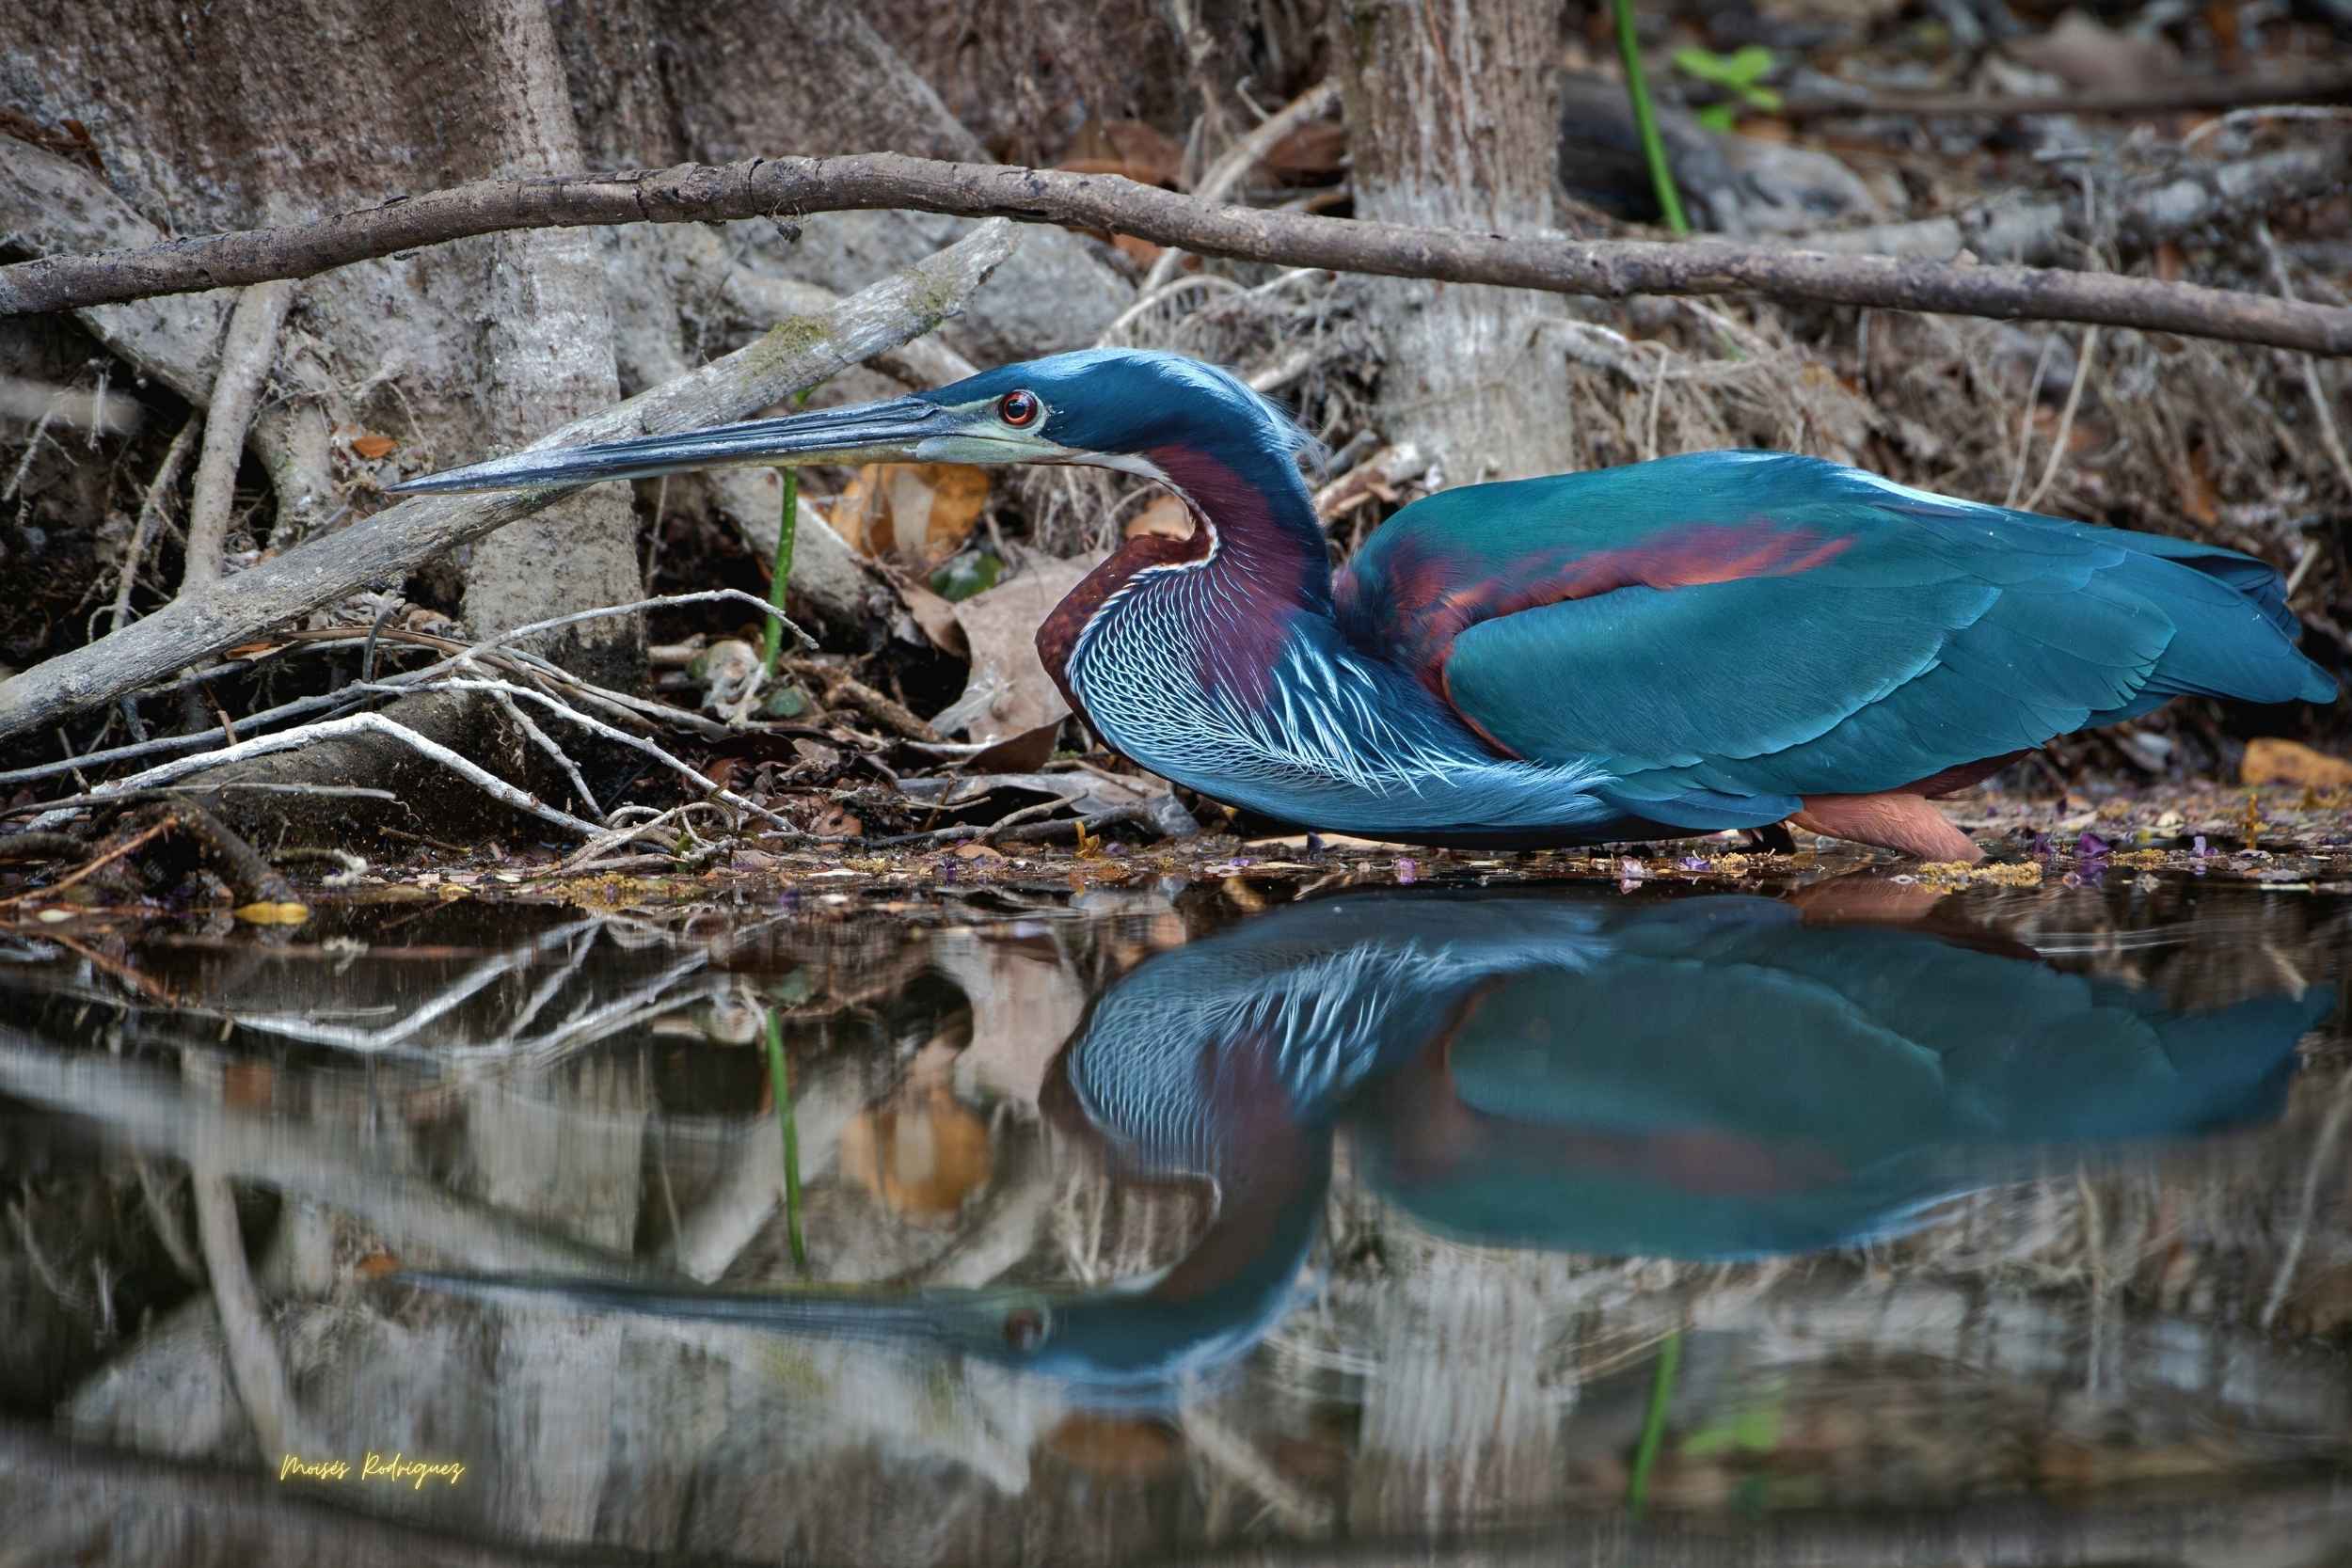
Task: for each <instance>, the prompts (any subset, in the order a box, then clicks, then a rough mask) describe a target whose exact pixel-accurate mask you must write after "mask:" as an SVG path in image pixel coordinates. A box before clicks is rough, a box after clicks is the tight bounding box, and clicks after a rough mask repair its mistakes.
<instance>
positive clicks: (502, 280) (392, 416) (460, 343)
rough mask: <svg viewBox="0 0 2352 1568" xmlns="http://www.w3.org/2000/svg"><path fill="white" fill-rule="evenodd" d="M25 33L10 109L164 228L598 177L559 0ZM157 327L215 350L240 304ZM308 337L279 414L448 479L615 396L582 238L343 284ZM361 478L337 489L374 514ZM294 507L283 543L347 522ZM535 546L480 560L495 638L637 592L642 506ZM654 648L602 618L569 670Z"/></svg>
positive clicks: (472, 569) (42, 11) (371, 271)
mask: <svg viewBox="0 0 2352 1568" xmlns="http://www.w3.org/2000/svg"><path fill="white" fill-rule="evenodd" d="M18 18H19V25H18V35H19V36H20V37H21V38H24V39H26V40H40V42H39V45H38V47H32V48H24V49H19V50H16V51H14V52H13V53H12V54H11V55H9V57H8V67H7V78H6V80H7V83H8V92H7V95H6V96H7V98H8V101H9V103H10V106H11V107H13V108H16V109H17V110H19V111H20V112H22V113H24V114H25V115H26V116H28V117H29V118H31V119H35V120H37V121H40V122H42V123H45V124H53V125H54V124H59V123H62V122H64V121H66V120H69V119H78V120H80V121H81V122H82V123H83V124H85V125H87V127H88V128H89V133H90V135H91V138H92V141H93V143H94V145H95V147H96V149H97V151H98V154H99V156H100V158H101V159H102V160H103V166H104V171H105V176H106V178H107V181H108V182H109V183H110V184H111V186H112V187H113V189H114V191H115V193H116V194H117V195H118V196H119V198H121V199H122V200H123V201H124V202H126V203H127V204H128V206H129V208H130V209H131V210H132V211H133V212H135V214H138V216H140V217H143V218H145V219H146V220H147V221H148V222H151V223H152V224H154V225H155V226H157V227H158V228H160V229H161V230H164V231H165V232H167V233H197V232H203V231H205V230H218V229H230V228H238V227H244V226H247V225H251V224H256V223H269V222H284V221H289V220H298V219H305V218H312V217H317V216H321V215H324V214H328V213H332V212H335V211H338V210H340V209H342V208H345V207H349V206H356V205H360V204H365V203H369V202H373V201H377V200H381V199H382V198H384V197H385V196H386V195H387V194H389V193H392V192H395V191H398V190H400V189H402V188H404V187H405V188H410V189H421V188H427V187H431V186H435V185H438V184H441V183H443V182H446V181H449V180H451V179H478V178H481V177H483V176H485V175H491V174H496V173H503V172H510V171H520V170H525V169H529V170H534V171H535V170H540V169H548V168H556V167H563V166H567V165H571V164H574V163H576V162H577V161H578V159H579V157H580V150H579V142H578V134H577V132H576V130H575V129H574V127H573V125H572V122H571V116H570V104H569V102H568V99H567V96H566V94H565V92H564V83H563V77H562V73H561V62H560V59H559V58H558V56H557V55H556V54H555V51H554V47H553V40H552V37H551V35H550V34H549V33H548V25H547V19H546V14H545V10H544V7H543V5H542V3H541V0H501V3H500V4H498V5H496V6H492V7H490V8H487V9H485V8H481V7H477V6H472V5H467V4H461V3H458V0H429V3H425V4H420V5H415V6H403V7H397V8H389V9H388V8H384V7H382V6H376V5H369V4H364V3H362V0H256V3H253V4H248V5H240V6H221V7H211V8H200V9H198V10H194V11H190V10H186V9H184V8H181V7H178V6H172V5H167V4H161V3H159V0H100V3H97V4H67V3H64V0H26V4H25V5H24V6H23V7H20V8H18ZM228 83H234V84H236V90H233V91H230V90H225V88H224V86H223V85H224V84H228ZM9 147H10V149H11V151H10V154H9V155H10V156H11V157H12V158H13V157H17V156H20V155H21V154H19V153H18V152H16V151H15V150H14V149H15V148H16V147H17V144H13V143H12V144H9ZM148 309H150V310H151V311H157V310H160V311H167V312H176V313H179V314H182V315H183V316H185V318H186V319H187V320H188V321H189V322H190V323H192V324H194V325H193V326H192V327H191V330H193V331H197V332H201V331H202V330H203V326H204V325H206V324H208V323H209V322H210V321H212V320H215V319H217V316H218V314H219V310H220V305H219V303H218V302H217V301H215V300H214V299H212V298H211V297H210V296H204V295H199V296H194V297H193V298H191V299H189V300H188V301H186V302H185V303H184V304H183V302H180V301H159V302H156V303H155V304H154V306H152V307H151V308H148ZM294 323H295V325H296V326H298V327H299V328H300V329H301V330H302V332H303V333H304V334H305V335H307V337H308V338H309V339H310V340H311V341H314V342H315V343H316V345H317V353H316V355H315V356H295V355H293V354H289V355H287V356H282V357H281V362H280V367H279V371H278V387H277V388H276V391H277V393H278V398H277V399H273V400H271V401H274V402H275V401H279V400H281V399H282V400H283V401H284V403H286V404H292V405H294V406H298V407H307V408H310V409H312V410H315V411H317V412H318V413H319V414H322V415H324V416H325V418H326V420H328V421H331V422H333V423H337V424H358V425H363V426H365V427H366V428H368V429H370V430H373V431H380V432H383V433H385V434H388V435H391V436H395V437H396V438H398V439H399V440H400V441H401V442H402V444H403V446H405V447H406V448H408V449H410V450H411V451H421V454H422V455H424V456H427V457H429V458H430V459H432V460H435V461H448V462H455V461H459V460H462V459H464V458H467V457H471V456H474V455H478V454H480V453H483V452H485V451H494V450H503V449H505V448H509V447H514V446H517V445H520V444H521V443H522V442H524V441H525V440H527V439H529V438H531V437H532V436H536V435H538V434H540V433H542V432H543V431H545V430H546V429H547V428H548V426H550V425H553V424H559V423H562V422H563V421H564V420H566V419H569V418H571V417H573V416H575V415H576V414H578V413H580V412H583V411H585V409H586V408H587V407H588V406H592V405H594V404H598V403H606V402H611V401H612V400H613V398H614V397H615V396H616V391H615V383H614V377H613V370H612V328H611V324H610V320H609V316H608V312H607V309H606V306H605V303H604V297H603V277H602V272H601V269H600V267H599V266H598V264H597V263H596V259H595V256H594V253H593V243H592V242H591V241H589V240H588V239H587V238H586V237H585V236H581V235H562V234H532V235H522V236H513V237H506V236H500V237H492V238H487V239H484V240H478V241H469V242H468V243H466V244H464V245H451V246H445V247H441V248H438V249H436V250H433V251H430V252H421V253H419V254H417V255H415V256H412V257H407V258H392V259H387V260H385V261H373V262H367V263H364V264H361V265H358V266H352V267H346V268H342V269H340V270H339V271H337V272H334V273H332V274H329V275H327V276H326V277H319V278H315V279H312V280H310V282H309V283H307V284H306V285H305V286H304V288H303V291H302V294H301V298H300V301H299V302H298V304H297V305H296V308H295V316H294ZM306 361H307V363H308V365H309V373H308V374H307V375H306V374H304V373H303V372H302V370H301V368H300V367H301V366H303V365H304V364H305V363H306ZM290 364H292V365H294V366H295V367H296V368H295V369H294V370H293V371H291V372H290V371H289V368H288V367H289V365H290ZM184 389H187V390H191V391H193V390H194V388H184ZM278 422H279V424H280V425H282V423H283V420H282V419H281V420H279V421H278ZM286 442H287V437H286V436H285V434H284V432H283V431H282V430H272V429H270V428H266V427H264V428H261V429H259V430H258V431H257V436H256V446H257V448H258V449H259V450H261V451H263V453H264V454H265V455H266V456H268V457H270V458H271V460H272V467H273V469H274V470H278V471H274V473H273V479H274V481H276V482H277V483H279V484H280V485H281V487H282V485H283V483H284V480H283V477H282V471H283V470H284V468H285V459H284V456H283V451H282V449H283V448H284V447H285V445H286ZM355 477H357V476H355V475H351V474H348V473H346V474H343V475H340V476H331V477H330V483H336V482H339V483H341V484H342V487H343V492H344V493H343V495H342V497H341V498H338V499H342V500H349V501H350V502H352V503H353V504H354V505H355V506H357V507H359V508H360V509H363V510H364V509H366V508H367V507H368V506H369V504H370V499H369V494H368V491H367V490H366V489H365V488H358V489H355V488H353V487H352V486H351V483H350V482H351V480H352V479H353V478H355ZM278 499H279V502H280V505H279V508H278V518H279V522H280V524H281V526H283V525H285V524H288V523H293V524H294V525H296V527H298V526H299V525H300V524H301V523H302V522H303V521H305V520H307V519H309V518H311V517H319V518H323V517H324V516H326V515H330V514H332V513H333V512H334V511H335V510H336V508H335V507H334V506H332V505H328V506H320V505H317V504H315V500H314V499H312V498H307V497H301V496H295V495H288V494H282V493H281V495H280V496H279V498H278ZM532 526H534V525H525V527H526V528H529V527H532ZM535 526H536V528H537V529H538V530H539V532H538V534H537V536H536V537H532V536H530V535H527V534H518V535H517V536H515V537H512V538H509V539H507V540H503V541H500V542H496V543H493V544H492V545H489V546H485V547H484V548H482V549H481V550H478V551H477V552H476V554H475V557H474V559H473V561H472V562H471V563H470V565H469V571H468V579H467V584H466V609H467V610H468V612H469V614H470V615H472V616H475V617H477V618H480V619H481V620H482V622H483V624H482V625H480V626H478V627H477V629H479V630H482V631H493V630H498V629H501V628H502V627H504V626H513V625H516V624H519V623H521V622H523V621H527V620H532V619H537V618H540V617H544V616H550V615H558V614H562V613H564V612H566V611H568V610H580V609H585V608H588V607H589V606H591V605H595V604H610V603H613V602H615V601H616V600H625V599H627V598H628V597H631V596H633V595H634V593H635V583H636V572H635V566H634V561H635V531H636V525H635V520H634V518H633V516H632V515H631V514H630V511H629V508H628V504H627V503H626V501H625V499H622V498H620V497H618V496H616V495H614V494H612V493H611V492H592V493H590V494H588V495H584V496H581V497H579V498H576V499H572V500H570V501H567V502H565V503H564V504H563V505H562V506H560V507H558V508H556V509H553V510H551V511H550V512H548V514H546V515H544V517H543V518H542V519H540V520H538V521H537V523H536V524H535ZM293 532H294V529H291V528H290V529H288V531H287V532H286V533H284V534H280V535H278V536H276V537H275V538H274V540H273V542H274V543H276V544H278V545H279V546H283V545H284V544H286V543H288V542H290V539H291V537H292V535H293ZM389 586H397V585H389ZM637 637H638V633H637V631H636V628H635V627H634V626H633V625H632V624H631V623H629V622H628V621H608V622H596V623H590V624H589V626H588V627H587V628H585V629H584V630H583V631H582V632H581V633H580V635H579V636H578V637H576V638H574V639H571V640H570V641H567V642H566V643H565V644H564V645H563V646H562V647H559V648H558V649H556V650H554V651H555V652H556V653H557V654H558V655H559V657H565V658H567V659H568V660H570V661H573V662H578V663H580V664H581V665H582V666H583V667H584V668H585V669H587V670H588V671H589V673H595V674H597V675H599V676H600V677H602V678H607V679H610V678H612V677H613V676H615V675H626V673H628V667H629V666H631V665H632V664H633V663H634V658H635V656H634V653H633V650H634V647H635V644H636V641H637Z"/></svg>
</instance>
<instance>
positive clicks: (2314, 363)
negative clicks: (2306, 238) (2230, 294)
mask: <svg viewBox="0 0 2352 1568" xmlns="http://www.w3.org/2000/svg"><path fill="white" fill-rule="evenodd" d="M2254 237H2255V238H2256V239H2258V240H2260V241H2262V245H2263V250H2264V252H2265V254H2267V255H2268V256H2269V258H2270V276H2271V278H2272V279H2273V280H2274V281H2275V282H2277V284H2278V285H2279V297H2280V298H2281V299H2293V298H2294V297H2295V285H2293V284H2292V283H2290V282H2288V281H2287V261H2286V258H2285V257H2283V256H2281V255H2280V254H2279V242H2278V241H2277V240H2274V239H2272V238H2271V237H2270V225H2269V224H2268V223H2257V224H2255V225H2254ZM2297 357H2298V358H2299V359H2301V361H2302V363H2303V386H2304V388H2305V389H2306V390H2307V391H2309V392H2310V393H2311V396H2312V410H2313V411H2314V412H2316V413H2317V414H2318V415H2319V440H2320V444H2321V445H2322V446H2324V447H2326V448H2327V449H2328V460H2329V461H2330V462H2332V463H2334V464H2335V466H2336V477H2337V478H2338V479H2340V480H2342V481H2344V494H2345V495H2346V496H2347V497H2352V454H2347V453H2346V452H2345V451H2344V433H2343V432H2342V431H2340V430H2338V429H2337V428H2336V411H2335V407H2334V404H2333V400H2331V399H2330V398H2329V397H2328V388H2327V387H2326V386H2325V385H2323V384H2322V383H2321V381H2320V379H2319V361H2318V360H2317V359H2314V358H2313V357H2312V356H2310V355H2308V354H2305V355H2299V356H2297ZM2288 592H2289V593H2290V594H2292V593H2293V592H2294V590H2293V589H2289V590H2288Z"/></svg>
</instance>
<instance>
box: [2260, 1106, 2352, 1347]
mask: <svg viewBox="0 0 2352 1568" xmlns="http://www.w3.org/2000/svg"><path fill="white" fill-rule="evenodd" d="M2347 1118H2352V1078H2346V1079H2345V1080H2344V1082H2343V1083H2342V1084H2340V1085H2337V1087H2336V1095H2335V1103H2334V1104H2332V1105H2330V1106H2328V1119H2327V1120H2326V1121H2325V1122H2322V1123H2321V1124H2320V1129H2319V1136H2318V1137H2317V1138H2315V1139H2313V1140H2312V1157H2311V1160H2310V1161H2309V1163H2308V1164H2305V1166H2304V1169H2303V1192H2302V1196H2301V1197H2300V1199H2299V1200H2298V1201H2297V1202H2296V1206H2295V1228H2294V1229H2293V1230H2292V1231H2290V1232H2289V1233H2288V1235H2287V1244H2286V1250H2285V1251H2284V1252H2283V1253H2281V1254H2280V1258H2279V1271H2278V1273H2277V1274H2275V1275H2272V1276H2271V1280H2270V1294H2269V1295H2268V1296H2266V1297H2265V1298H2264V1301H2263V1312H2262V1320H2261V1321H2262V1325H2263V1327H2264V1329H2265V1331H2266V1330H2268V1329H2269V1327H2270V1326H2271V1324H2273V1323H2276V1322H2277V1321H2278V1318H2279V1312H2280V1308H2281V1307H2285V1306H2286V1304H2287V1295H2288V1292H2289V1291H2290V1290H2291V1289H2292V1288H2293V1287H2294V1284H2295V1272H2296V1269H2298V1268H2300V1267H2301V1266H2302V1263H2303V1248H2304V1246H2305V1245H2306V1244H2307V1243H2309V1241H2310V1238H2311V1232H2312V1213H2313V1212H2315V1211H2316V1210H2317V1208H2318V1204H2319V1184H2320V1181H2321V1180H2322V1179H2324V1178H2325V1179H2332V1178H2337V1177H2341V1176H2342V1175H2343V1172H2344V1167H2343V1166H2342V1165H2341V1164H2338V1163H2337V1161H2336V1145H2337V1144H2339V1143H2341V1142H2343V1141H2344V1122H2345V1120H2346V1119H2347Z"/></svg>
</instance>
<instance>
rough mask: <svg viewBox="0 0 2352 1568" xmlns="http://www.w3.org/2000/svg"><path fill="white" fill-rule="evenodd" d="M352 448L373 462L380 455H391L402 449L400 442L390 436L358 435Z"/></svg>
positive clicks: (353, 441)
mask: <svg viewBox="0 0 2352 1568" xmlns="http://www.w3.org/2000/svg"><path fill="white" fill-rule="evenodd" d="M351 450H352V451H356V452H358V454H359V455H360V456H362V457H364V458H366V459H367V460H368V461H369V462H371V463H373V462H374V461H375V460H376V459H377V458H379V457H389V456H391V455H392V453H393V452H395V451H399V450H400V443H399V442H398V441H395V440H393V439H392V438H391V437H390V436H354V437H353V438H352V442H351Z"/></svg>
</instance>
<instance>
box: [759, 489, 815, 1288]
mask: <svg viewBox="0 0 2352 1568" xmlns="http://www.w3.org/2000/svg"><path fill="white" fill-rule="evenodd" d="M787 515H788V514H787ZM769 624H770V625H771V626H773V625H774V623H773V622H770V623H769ZM768 1082H769V1083H770V1085H772V1086H773V1088H774V1091H775V1097H776V1124H777V1126H779V1127H780V1128H782V1129H783V1131H784V1228H785V1239H786V1240H787V1241H788V1242H789V1243H791V1246H792V1266H793V1267H794V1268H798V1269H805V1268H807V1267H808V1242H807V1239H806V1238H805V1237H803V1235H802V1234H801V1133H800V1129H799V1128H798V1127H797V1126H796V1125H795V1124H794V1122H793V1118H792V1065H791V1063H789V1062H788V1061H787V1060H786V1059H785V1054H784V1017H783V1015H782V1014H780V1013H778V1012H777V1011H776V1010H775V1009H774V1008H773V1007H771V1008H769V1009H768Z"/></svg>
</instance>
